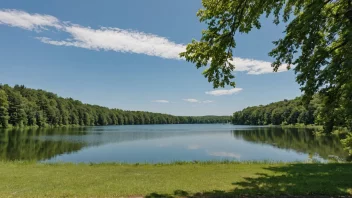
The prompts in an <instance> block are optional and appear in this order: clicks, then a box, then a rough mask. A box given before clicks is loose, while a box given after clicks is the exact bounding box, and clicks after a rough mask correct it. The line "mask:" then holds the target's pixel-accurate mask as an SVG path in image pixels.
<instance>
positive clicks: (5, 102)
mask: <svg viewBox="0 0 352 198" xmlns="http://www.w3.org/2000/svg"><path fill="white" fill-rule="evenodd" d="M230 120H231V117H230V116H173V115H168V114H161V113H151V112H145V111H125V110H121V109H109V108H107V107H102V106H98V105H90V104H83V103H82V102H81V101H78V100H74V99H72V98H62V97H59V96H57V95H56V94H54V93H51V92H47V91H43V90H35V89H30V88H26V87H25V86H23V85H21V86H20V85H16V86H14V87H10V86H8V85H1V84H0V128H8V127H10V126H17V127H22V126H39V127H45V126H70V125H75V126H78V125H79V126H101V125H139V124H194V123H227V122H229V121H230Z"/></svg>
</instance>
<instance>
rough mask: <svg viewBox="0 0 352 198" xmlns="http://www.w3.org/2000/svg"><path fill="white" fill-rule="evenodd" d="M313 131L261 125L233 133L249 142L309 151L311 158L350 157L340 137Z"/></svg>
mask: <svg viewBox="0 0 352 198" xmlns="http://www.w3.org/2000/svg"><path fill="white" fill-rule="evenodd" d="M313 132H314V130H313V129H304V128H278V127H271V128H269V127H261V128H256V129H252V130H245V131H243V130H234V131H232V134H233V136H234V137H235V138H240V139H243V140H245V141H248V142H253V143H258V144H266V145H272V146H274V147H276V148H279V149H288V150H294V151H296V152H300V153H308V154H309V155H310V158H312V156H314V155H318V156H319V157H321V158H323V159H329V160H333V159H337V160H344V159H347V158H348V154H347V152H346V151H345V150H344V149H343V146H342V145H341V142H340V138H339V137H337V136H320V137H317V136H315V135H314V134H313Z"/></svg>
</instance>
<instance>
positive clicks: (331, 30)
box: [180, 0, 352, 126]
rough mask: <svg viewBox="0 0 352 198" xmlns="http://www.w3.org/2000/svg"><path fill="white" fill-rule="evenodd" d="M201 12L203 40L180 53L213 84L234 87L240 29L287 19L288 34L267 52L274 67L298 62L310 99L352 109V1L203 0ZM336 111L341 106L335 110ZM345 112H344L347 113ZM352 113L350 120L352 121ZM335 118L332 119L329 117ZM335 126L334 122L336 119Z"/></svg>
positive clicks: (306, 96) (301, 81)
mask: <svg viewBox="0 0 352 198" xmlns="http://www.w3.org/2000/svg"><path fill="white" fill-rule="evenodd" d="M202 3H203V7H204V8H203V9H201V10H199V11H198V13H197V16H198V17H199V19H200V21H201V22H204V23H206V24H207V26H208V27H207V29H206V30H203V31H202V37H201V39H200V41H196V40H193V41H192V43H190V44H188V45H187V48H186V51H185V52H182V53H181V54H180V56H181V57H184V58H185V59H186V60H187V61H189V62H192V63H195V65H196V66H197V68H200V67H207V69H206V70H205V71H204V72H203V74H204V75H205V77H206V78H208V81H209V82H212V83H213V86H214V88H218V87H224V86H226V85H230V86H233V87H234V86H235V82H234V80H233V79H234V75H233V74H232V71H233V70H234V69H235V66H236V62H234V61H233V59H232V57H233V49H234V48H235V47H236V39H235V38H236V37H235V35H236V33H237V32H240V33H249V32H250V31H251V30H252V29H253V28H256V29H260V28H261V23H260V17H261V16H262V15H265V16H266V17H268V16H269V15H273V16H274V21H273V23H275V24H279V23H280V22H284V23H286V24H287V26H286V30H285V36H284V38H281V39H279V40H277V41H274V42H273V43H274V44H275V47H274V49H273V50H272V51H271V52H269V55H270V56H271V57H273V58H274V59H275V61H274V62H273V63H272V67H273V70H274V71H277V70H278V69H279V67H281V66H283V65H284V64H287V68H288V69H290V68H291V67H292V66H294V70H295V72H296V74H297V78H296V80H297V82H298V83H299V84H300V85H301V90H302V91H303V92H304V99H305V101H306V102H309V101H310V100H311V98H312V96H313V95H314V94H315V93H321V94H322V95H323V96H324V97H325V99H324V100H325V101H326V106H325V107H326V111H329V112H337V111H338V109H339V108H341V107H340V106H341V105H342V106H344V107H343V109H348V108H349V109H352V101H351V100H352V80H351V79H352V53H351V51H352V44H351V40H352V0H202ZM336 110H337V111H336ZM345 113H346V112H345ZM350 117H351V116H349V117H348V118H346V119H347V120H348V125H349V126H352V121H351V120H352V119H351V118H350ZM327 122H332V123H334V120H331V119H330V120H327ZM332 125H333V124H332Z"/></svg>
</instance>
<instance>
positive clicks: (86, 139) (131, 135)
mask: <svg viewBox="0 0 352 198" xmlns="http://www.w3.org/2000/svg"><path fill="white" fill-rule="evenodd" d="M312 132H313V130H312V129H291V128H280V127H253V126H235V125H231V124H184V125H183V124H182V125H181V124H180V125H131V126H98V127H82V128H50V129H27V130H25V129H23V130H19V129H11V130H0V160H2V161H9V160H11V161H12V160H36V161H40V162H75V163H76V162H84V163H88V162H96V163H97V162H129V163H137V162H138V163H143V162H150V163H158V162H173V161H194V160H198V161H206V160H238V161H248V160H269V161H285V162H290V161H304V162H306V161H327V160H344V159H345V158H346V157H347V153H346V152H345V151H344V150H343V147H342V145H341V144H340V141H339V140H338V139H337V138H332V137H315V136H314V135H313V133H312Z"/></svg>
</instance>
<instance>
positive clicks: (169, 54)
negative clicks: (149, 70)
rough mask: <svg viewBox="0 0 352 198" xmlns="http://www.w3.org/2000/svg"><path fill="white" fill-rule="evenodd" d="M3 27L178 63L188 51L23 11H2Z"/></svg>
mask: <svg viewBox="0 0 352 198" xmlns="http://www.w3.org/2000/svg"><path fill="white" fill-rule="evenodd" d="M0 24H5V25H8V26H13V27H19V28H22V29H26V30H35V31H38V30H46V29H47V28H48V27H52V28H56V29H57V30H58V31H60V32H65V33H68V35H69V37H67V38H66V39H64V40H53V39H51V38H48V37H37V39H38V40H40V41H41V42H43V43H46V44H51V45H56V46H71V47H78V48H84V49H89V50H105V51H115V52H122V53H136V54H145V55H148V56H156V57H161V58H166V59H174V60H182V59H181V58H180V57H179V53H180V52H182V51H185V48H186V46H185V45H184V44H178V43H175V42H173V41H170V40H169V39H167V38H165V37H161V36H158V35H154V34H148V33H144V32H140V31H133V30H123V29H119V28H113V27H102V28H98V29H93V28H90V27H83V26H80V25H77V24H73V23H70V22H62V21H60V20H59V19H57V18H56V17H54V16H51V15H43V14H30V13H27V12H24V11H20V10H9V9H0ZM233 63H234V64H235V66H236V69H235V71H239V72H246V73H247V74H265V73H272V72H273V69H272V67H271V63H270V62H266V61H261V60H252V59H243V58H239V57H234V58H233ZM279 71H280V72H281V71H286V68H285V65H283V66H282V67H280V69H279Z"/></svg>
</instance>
